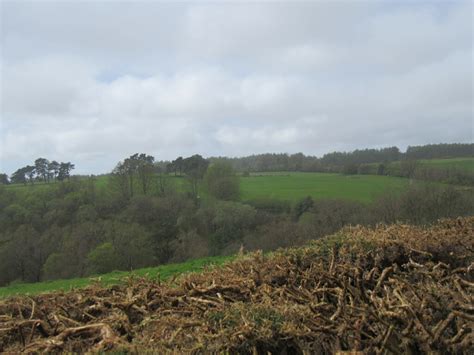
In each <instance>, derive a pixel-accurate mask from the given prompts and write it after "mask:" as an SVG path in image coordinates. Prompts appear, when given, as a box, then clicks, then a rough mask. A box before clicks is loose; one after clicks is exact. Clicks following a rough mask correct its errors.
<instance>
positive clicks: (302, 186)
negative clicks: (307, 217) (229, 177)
mask: <svg viewBox="0 0 474 355" xmlns="http://www.w3.org/2000/svg"><path fill="white" fill-rule="evenodd" d="M240 181H241V183H240V188H241V193H242V200H251V199H255V198H260V197H270V198H276V199H282V200H290V201H294V200H297V199H300V198H303V197H306V196H308V195H309V196H311V197H313V198H314V199H323V198H340V199H347V200H355V201H361V202H370V201H372V200H373V199H374V198H375V197H376V196H377V195H379V194H381V193H383V192H384V191H387V190H390V191H392V190H402V189H403V188H405V187H406V186H407V185H408V180H407V179H403V178H397V177H390V176H376V175H341V174H325V173H287V172H284V173H279V174H255V175H251V176H249V177H243V178H241V180H240Z"/></svg>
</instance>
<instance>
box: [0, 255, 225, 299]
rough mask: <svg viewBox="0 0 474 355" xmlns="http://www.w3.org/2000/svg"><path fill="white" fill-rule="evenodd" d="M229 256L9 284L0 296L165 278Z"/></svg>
mask: <svg viewBox="0 0 474 355" xmlns="http://www.w3.org/2000/svg"><path fill="white" fill-rule="evenodd" d="M232 259H233V257H229V256H213V257H207V258H202V259H195V260H189V261H187V262H184V263H180V264H168V265H161V266H157V267H148V268H143V269H138V270H134V271H131V272H127V271H114V272H111V273H108V274H103V275H100V276H99V277H94V276H92V277H84V278H74V279H68V280H54V281H44V282H37V283H17V284H15V283H14V284H11V285H9V286H5V287H0V298H5V297H9V296H14V295H33V294H38V293H44V292H51V291H59V290H63V291H68V290H71V289H76V288H82V287H86V286H88V285H91V284H92V283H94V282H98V283H100V284H101V285H103V286H107V285H114V284H119V283H123V282H126V279H127V278H128V277H133V276H138V277H148V278H151V279H159V280H162V281H164V280H167V279H170V278H171V277H173V276H178V275H181V274H184V273H188V272H197V271H202V270H203V269H204V268H205V267H211V266H218V265H222V264H224V263H225V262H227V261H230V260H232Z"/></svg>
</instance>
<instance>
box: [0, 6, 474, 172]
mask: <svg viewBox="0 0 474 355" xmlns="http://www.w3.org/2000/svg"><path fill="white" fill-rule="evenodd" d="M0 1H1V7H0V20H1V33H0V35H1V36H0V38H1V41H0V75H1V76H0V83H1V86H0V97H1V101H0V115H1V116H0V172H6V173H8V174H11V173H12V172H13V171H15V170H16V169H17V168H20V167H22V166H24V165H27V164H31V163H32V162H33V161H34V160H35V159H36V158H38V157H44V158H47V159H50V160H58V161H71V162H73V163H74V164H75V165H76V170H75V173H80V174H90V173H93V174H99V173H107V172H109V171H110V170H112V169H113V167H114V166H115V165H116V163H117V162H118V161H120V160H122V159H123V158H125V157H127V156H129V155H131V154H133V153H136V152H140V153H141V152H144V153H147V154H151V155H153V156H155V158H156V159H157V160H167V159H174V158H176V157H177V156H189V155H192V154H196V153H197V154H201V155H203V156H205V157H208V156H224V155H225V156H245V155H249V154H254V153H265V152H275V153H280V152H283V153H285V152H286V153H296V152H303V153H305V154H311V155H317V156H321V155H323V154H324V153H327V152H332V151H336V150H337V151H349V150H353V149H357V148H380V147H387V146H393V145H396V146H398V147H400V148H401V149H402V150H403V149H405V148H406V147H407V146H408V145H420V144H428V143H441V142H446V143H448V142H473V141H474V139H473V134H474V132H473V61H472V59H473V58H472V57H473V28H472V17H473V3H472V2H471V1H469V0H468V1H448V0H446V1H408V0H405V1H395V0H392V1H389V0H387V1H375V0H374V1H367V0H366V1H357V0H354V1H305V2H298V1H287V2H271V1H261V2H246V1H240V2H239V1H234V2H228V1H222V2H200V1H194V2H160V1H146V0H145V1H143V0H142V1H120V2H119V1H107V0H105V1H104V0H103V1H95V2H93V1H73V0H66V1H64V0H63V1H60V2H59V1H58V2H54V1H41V0H39V1H34V2H28V1H21V0H19V1H4V0H0Z"/></svg>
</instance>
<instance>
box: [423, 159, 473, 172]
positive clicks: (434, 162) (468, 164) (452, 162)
mask: <svg viewBox="0 0 474 355" xmlns="http://www.w3.org/2000/svg"><path fill="white" fill-rule="evenodd" d="M421 164H422V165H424V166H429V167H432V168H439V169H448V168H455V169H460V170H465V171H469V172H472V173H474V158H451V159H430V160H421Z"/></svg>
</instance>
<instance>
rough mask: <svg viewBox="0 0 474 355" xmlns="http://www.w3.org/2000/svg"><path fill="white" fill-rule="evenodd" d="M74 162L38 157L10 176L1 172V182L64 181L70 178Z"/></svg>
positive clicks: (5, 183) (6, 183)
mask: <svg viewBox="0 0 474 355" xmlns="http://www.w3.org/2000/svg"><path fill="white" fill-rule="evenodd" d="M73 169H74V164H72V163H71V162H66V163H63V162H60V163H58V162H57V161H56V160H53V161H49V160H48V159H45V158H38V159H36V160H35V162H34V164H33V165H26V166H24V167H22V168H19V169H17V170H16V171H15V172H14V173H13V174H12V175H11V176H10V177H8V175H7V174H5V173H2V174H0V184H4V185H8V184H10V183H12V184H25V185H26V184H27V183H30V184H34V183H35V182H45V183H49V182H52V181H63V180H65V179H69V178H70V175H71V171H72V170H73Z"/></svg>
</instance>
